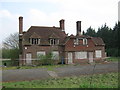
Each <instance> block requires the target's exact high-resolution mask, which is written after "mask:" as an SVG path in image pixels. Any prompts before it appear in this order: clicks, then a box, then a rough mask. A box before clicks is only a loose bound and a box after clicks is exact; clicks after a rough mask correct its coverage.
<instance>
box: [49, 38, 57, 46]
mask: <svg viewBox="0 0 120 90" xmlns="http://www.w3.org/2000/svg"><path fill="white" fill-rule="evenodd" d="M57 44H59V40H58V39H50V45H57Z"/></svg>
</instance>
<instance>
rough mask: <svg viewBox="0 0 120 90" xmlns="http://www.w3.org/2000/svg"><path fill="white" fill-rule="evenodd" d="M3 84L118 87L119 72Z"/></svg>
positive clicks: (21, 86) (29, 86) (14, 85)
mask: <svg viewBox="0 0 120 90" xmlns="http://www.w3.org/2000/svg"><path fill="white" fill-rule="evenodd" d="M91 77H92V79H91ZM90 83H91V84H90ZM3 86H4V87H5V88H118V73H107V74H98V75H93V76H91V75H85V76H79V77H64V78H53V79H47V80H32V81H21V82H7V83H3Z"/></svg>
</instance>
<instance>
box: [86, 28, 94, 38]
mask: <svg viewBox="0 0 120 90" xmlns="http://www.w3.org/2000/svg"><path fill="white" fill-rule="evenodd" d="M84 34H85V35H89V36H92V37H95V36H96V32H95V30H94V29H93V28H92V27H91V26H90V27H89V28H88V29H87V32H86V33H84Z"/></svg>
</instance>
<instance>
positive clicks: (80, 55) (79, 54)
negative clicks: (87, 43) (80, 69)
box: [75, 51, 87, 59]
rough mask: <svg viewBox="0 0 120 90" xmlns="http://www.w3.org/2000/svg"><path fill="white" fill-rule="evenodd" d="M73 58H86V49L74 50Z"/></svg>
mask: <svg viewBox="0 0 120 90" xmlns="http://www.w3.org/2000/svg"><path fill="white" fill-rule="evenodd" d="M75 59H87V52H86V51H80V52H75Z"/></svg>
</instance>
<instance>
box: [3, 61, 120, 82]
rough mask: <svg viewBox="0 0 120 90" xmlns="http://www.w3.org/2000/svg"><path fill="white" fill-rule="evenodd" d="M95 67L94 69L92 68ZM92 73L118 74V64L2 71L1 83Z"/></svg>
mask: <svg viewBox="0 0 120 90" xmlns="http://www.w3.org/2000/svg"><path fill="white" fill-rule="evenodd" d="M94 67H95V68H94ZM93 69H94V73H108V72H118V62H111V63H106V64H96V65H90V64H87V65H68V66H63V67H59V68H55V69H54V71H47V69H43V68H39V69H17V70H3V71H2V81H3V82H8V81H23V80H35V79H37V80H38V79H46V78H51V77H56V76H57V77H66V76H78V75H86V74H93Z"/></svg>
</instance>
